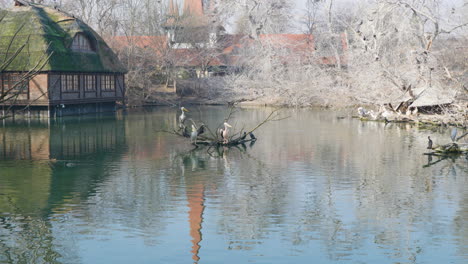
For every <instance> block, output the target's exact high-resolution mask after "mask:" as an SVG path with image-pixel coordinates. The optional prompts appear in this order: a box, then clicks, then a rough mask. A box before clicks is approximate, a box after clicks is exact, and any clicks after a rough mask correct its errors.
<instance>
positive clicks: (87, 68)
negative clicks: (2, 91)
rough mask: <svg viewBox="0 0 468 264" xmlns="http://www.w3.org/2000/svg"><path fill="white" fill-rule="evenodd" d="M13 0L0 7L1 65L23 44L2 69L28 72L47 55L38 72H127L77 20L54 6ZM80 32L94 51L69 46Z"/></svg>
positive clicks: (96, 36) (103, 43)
mask: <svg viewBox="0 0 468 264" xmlns="http://www.w3.org/2000/svg"><path fill="white" fill-rule="evenodd" d="M15 2H16V6H15V7H13V8H11V9H7V10H0V65H1V64H3V63H5V60H6V59H8V58H10V57H11V56H12V55H13V54H15V53H16V52H17V51H18V50H19V49H20V48H21V47H22V46H23V45H25V46H24V48H23V49H22V50H21V52H19V54H18V55H17V56H16V57H15V59H14V60H13V61H12V62H11V63H10V64H9V65H8V66H7V67H6V68H5V69H3V70H4V71H27V70H29V69H31V68H33V67H35V65H36V64H37V63H41V61H42V60H44V58H47V57H48V56H50V59H49V60H48V61H47V63H46V64H45V65H44V66H43V68H42V70H41V71H60V72H64V71H67V72H120V73H124V72H126V69H125V67H124V66H123V65H122V63H120V61H119V60H118V58H117V56H116V55H115V54H114V52H113V51H112V50H111V49H110V48H109V47H108V46H107V44H106V43H105V42H104V40H103V39H102V38H101V37H100V36H99V35H98V34H97V33H96V32H95V31H94V30H93V29H91V28H90V27H89V26H87V25H86V24H85V23H83V22H82V21H81V20H80V19H78V18H75V17H74V16H73V15H70V14H67V13H65V12H63V11H61V10H58V9H56V8H53V7H48V6H44V5H40V4H34V3H30V2H27V1H15ZM79 34H81V35H83V36H86V37H87V39H89V41H90V43H91V48H92V50H93V51H94V52H76V51H74V50H73V49H71V46H72V42H73V39H74V38H75V36H77V35H79Z"/></svg>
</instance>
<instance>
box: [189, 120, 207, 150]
mask: <svg viewBox="0 0 468 264" xmlns="http://www.w3.org/2000/svg"><path fill="white" fill-rule="evenodd" d="M204 132H205V125H201V126H200V127H199V128H198V129H197V128H196V127H195V125H192V133H191V134H190V141H191V142H192V143H194V144H195V145H196V144H197V138H198V136H199V135H201V134H203V133H204Z"/></svg>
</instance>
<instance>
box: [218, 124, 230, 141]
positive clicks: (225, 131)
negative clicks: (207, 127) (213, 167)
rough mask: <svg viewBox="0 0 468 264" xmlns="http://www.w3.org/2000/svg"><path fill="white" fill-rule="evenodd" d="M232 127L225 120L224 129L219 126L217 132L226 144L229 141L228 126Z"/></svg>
mask: <svg viewBox="0 0 468 264" xmlns="http://www.w3.org/2000/svg"><path fill="white" fill-rule="evenodd" d="M230 127H232V126H231V125H230V124H228V123H227V122H224V129H223V128H221V129H220V130H219V134H220V135H221V137H222V138H223V144H227V143H228V142H229V138H228V136H229V128H230Z"/></svg>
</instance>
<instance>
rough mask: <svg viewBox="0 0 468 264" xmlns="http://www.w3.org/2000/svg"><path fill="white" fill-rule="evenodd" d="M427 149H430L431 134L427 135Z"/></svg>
mask: <svg viewBox="0 0 468 264" xmlns="http://www.w3.org/2000/svg"><path fill="white" fill-rule="evenodd" d="M427 139H428V141H427V149H432V140H431V136H427Z"/></svg>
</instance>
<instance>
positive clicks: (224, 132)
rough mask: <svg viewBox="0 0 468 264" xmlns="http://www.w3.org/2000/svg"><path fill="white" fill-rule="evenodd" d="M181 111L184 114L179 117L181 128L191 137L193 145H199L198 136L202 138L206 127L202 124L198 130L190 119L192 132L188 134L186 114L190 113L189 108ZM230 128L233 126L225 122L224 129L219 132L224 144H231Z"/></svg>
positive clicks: (182, 108) (183, 108)
mask: <svg viewBox="0 0 468 264" xmlns="http://www.w3.org/2000/svg"><path fill="white" fill-rule="evenodd" d="M180 110H181V112H182V113H181V114H180V116H179V128H180V129H182V131H183V133H184V135H189V136H190V141H191V142H192V144H197V138H198V136H200V135H201V134H203V133H204V132H205V125H204V124H202V125H201V126H200V127H199V128H197V127H196V126H195V123H194V122H193V120H191V119H189V120H190V121H192V132H191V133H190V134H188V132H186V126H185V121H186V120H188V119H187V115H186V114H185V113H186V112H189V110H187V108H185V107H183V106H182V107H181V108H180ZM229 128H232V126H231V125H230V124H228V123H227V121H225V122H224V128H220V129H219V130H218V135H219V136H221V138H222V139H223V144H227V143H229Z"/></svg>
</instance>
